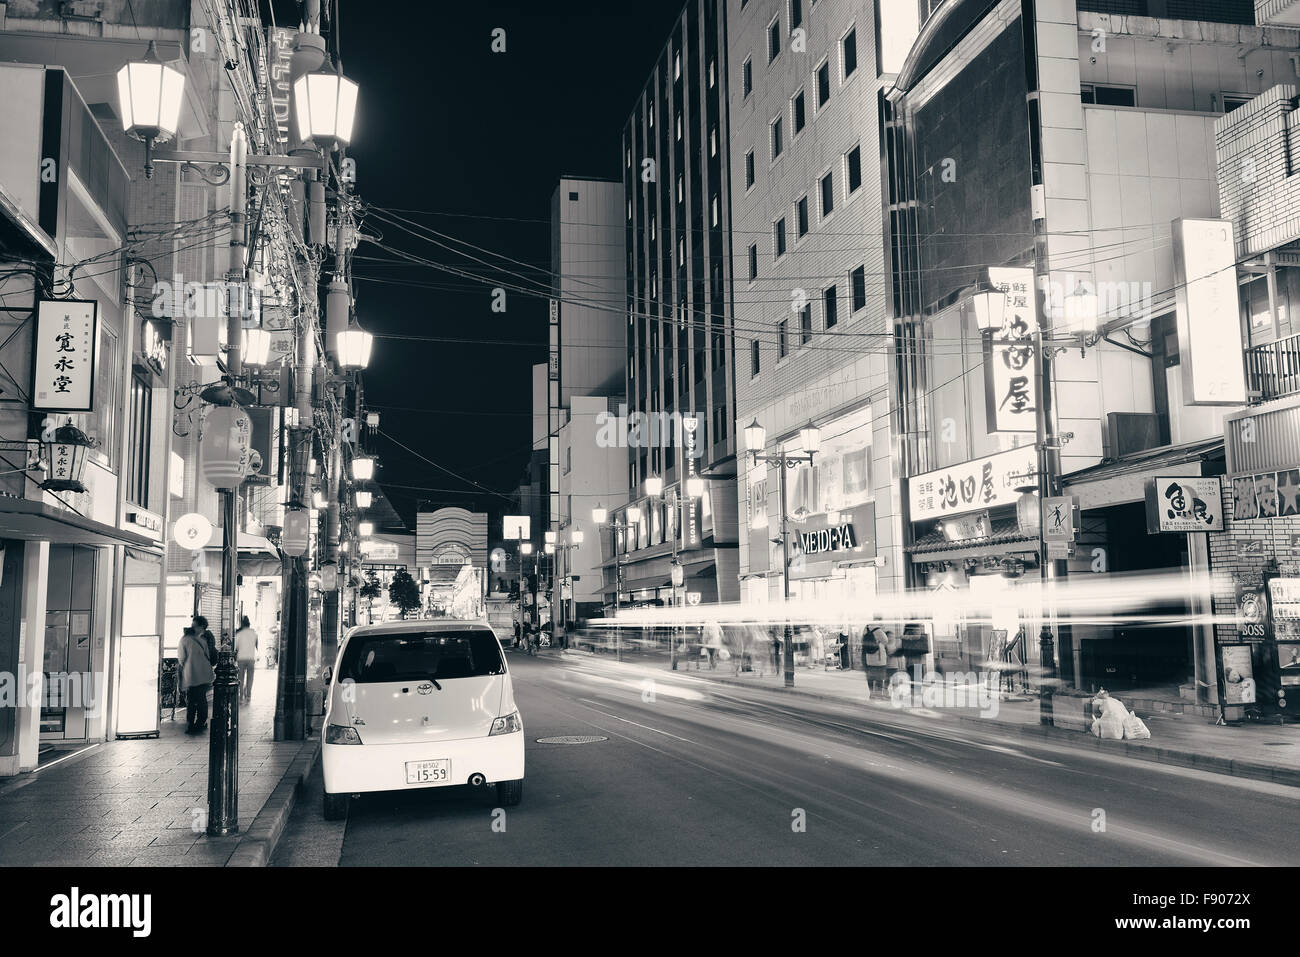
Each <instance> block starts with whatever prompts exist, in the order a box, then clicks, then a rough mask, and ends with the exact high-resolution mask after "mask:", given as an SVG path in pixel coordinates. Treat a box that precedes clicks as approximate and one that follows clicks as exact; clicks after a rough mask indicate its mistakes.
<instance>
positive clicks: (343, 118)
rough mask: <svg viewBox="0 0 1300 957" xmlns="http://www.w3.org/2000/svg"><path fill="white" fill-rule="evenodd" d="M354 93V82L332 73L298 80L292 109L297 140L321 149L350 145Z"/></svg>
mask: <svg viewBox="0 0 1300 957" xmlns="http://www.w3.org/2000/svg"><path fill="white" fill-rule="evenodd" d="M358 92H359V90H358V87H357V84H356V83H355V82H353V81H352V80H349V79H348V78H347V77H345V76H343V75H342V74H341V73H337V72H335V71H332V70H317V71H316V72H315V73H307V74H304V75H303V76H300V77H298V80H297V82H296V83H294V85H293V105H294V114H295V117H296V119H297V121H298V137H299V139H303V140H311V141H312V142H313V143H315V144H316V145H317V146H319V147H321V148H322V149H331V148H333V147H335V146H346V145H347V144H348V143H350V142H351V141H352V125H353V122H354V121H355V120H356V115H357V93H358Z"/></svg>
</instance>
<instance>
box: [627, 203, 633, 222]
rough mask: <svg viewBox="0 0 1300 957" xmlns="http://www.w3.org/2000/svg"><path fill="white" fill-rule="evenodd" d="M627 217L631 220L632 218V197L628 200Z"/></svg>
mask: <svg viewBox="0 0 1300 957" xmlns="http://www.w3.org/2000/svg"><path fill="white" fill-rule="evenodd" d="M627 218H628V219H629V220H630V219H631V218H632V200H630V199H629V200H628V201H627Z"/></svg>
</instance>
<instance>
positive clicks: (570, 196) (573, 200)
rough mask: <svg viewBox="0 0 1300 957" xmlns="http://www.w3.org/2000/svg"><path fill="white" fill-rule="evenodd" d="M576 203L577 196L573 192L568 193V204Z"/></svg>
mask: <svg viewBox="0 0 1300 957" xmlns="http://www.w3.org/2000/svg"><path fill="white" fill-rule="evenodd" d="M577 201H578V194H577V193H573V192H571V193H569V202H571V203H576V202H577Z"/></svg>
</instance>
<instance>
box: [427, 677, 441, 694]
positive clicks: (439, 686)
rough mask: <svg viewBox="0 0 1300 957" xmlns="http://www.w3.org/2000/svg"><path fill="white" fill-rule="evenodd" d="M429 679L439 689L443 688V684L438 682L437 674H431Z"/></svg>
mask: <svg viewBox="0 0 1300 957" xmlns="http://www.w3.org/2000/svg"><path fill="white" fill-rule="evenodd" d="M429 680H430V681H432V682H433V686H434V687H435V688H437V689H438V690H439V691H441V690H442V685H440V684H438V678H437V676H435V675H429Z"/></svg>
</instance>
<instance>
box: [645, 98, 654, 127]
mask: <svg viewBox="0 0 1300 957" xmlns="http://www.w3.org/2000/svg"><path fill="white" fill-rule="evenodd" d="M646 117H647V119H648V122H649V124H650V129H654V128H655V102H654V100H651V101H650V106H649V107H648V109H647V111H646Z"/></svg>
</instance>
